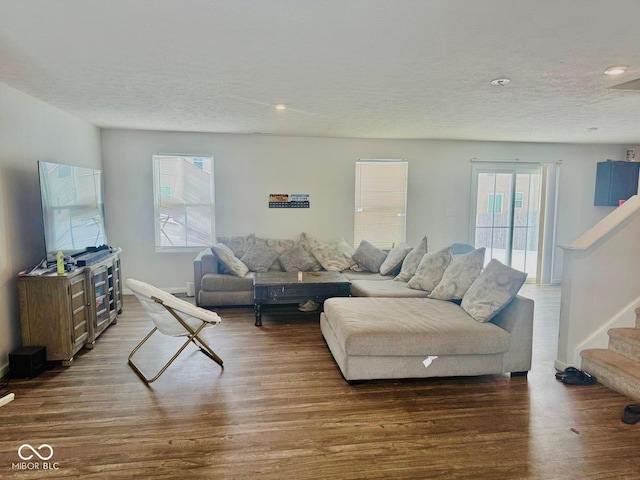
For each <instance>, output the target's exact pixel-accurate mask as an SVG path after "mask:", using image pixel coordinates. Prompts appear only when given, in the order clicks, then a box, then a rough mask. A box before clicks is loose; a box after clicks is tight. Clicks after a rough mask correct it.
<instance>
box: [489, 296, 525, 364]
mask: <svg viewBox="0 0 640 480" xmlns="http://www.w3.org/2000/svg"><path fill="white" fill-rule="evenodd" d="M533 308H534V303H533V300H531V299H530V298H526V297H521V296H519V295H518V296H516V297H515V298H514V299H513V300H511V301H510V302H509V304H508V305H507V306H506V307H505V308H504V309H503V310H501V311H500V312H499V313H498V315H496V316H495V317H494V318H493V320H491V321H492V323H495V324H496V325H498V326H499V327H500V328H503V329H505V330H506V331H507V332H509V333H510V334H511V348H510V349H509V351H508V352H507V353H506V354H505V358H504V367H503V368H504V371H505V372H526V371H529V370H531V352H532V347H533Z"/></svg>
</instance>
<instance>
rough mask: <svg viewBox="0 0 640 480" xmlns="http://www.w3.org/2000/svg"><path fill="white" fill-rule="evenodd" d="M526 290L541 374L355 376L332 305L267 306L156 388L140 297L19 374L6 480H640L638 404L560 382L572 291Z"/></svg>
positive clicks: (2, 469)
mask: <svg viewBox="0 0 640 480" xmlns="http://www.w3.org/2000/svg"><path fill="white" fill-rule="evenodd" d="M522 294H523V295H525V296H530V297H532V298H534V299H535V300H536V320H535V341H534V365H533V369H532V371H531V372H530V374H529V376H528V378H522V377H517V378H510V377H509V376H508V375H494V376H484V377H465V378H446V379H426V380H405V381H376V382H365V383H361V384H357V385H353V386H351V385H349V384H347V382H345V381H344V379H343V378H342V376H341V375H340V372H339V370H338V368H337V366H336V365H335V363H334V361H333V359H332V357H331V354H330V353H329V350H328V349H327V347H326V345H325V344H324V341H323V339H322V335H321V334H320V329H319V327H318V314H317V313H311V314H298V313H297V312H295V311H293V312H291V311H289V312H287V311H282V309H280V310H275V311H267V312H265V313H264V316H263V323H264V326H263V327H261V328H257V327H255V326H254V325H253V322H254V317H253V312H252V310H250V309H222V310H219V313H220V315H221V316H222V318H223V323H222V324H220V325H219V326H217V327H215V328H212V329H209V330H208V331H207V333H206V334H205V335H204V336H205V338H207V339H208V340H209V342H210V345H211V346H212V347H213V349H214V350H215V351H216V352H217V353H218V354H219V355H220V356H221V357H222V358H223V360H224V362H225V363H224V370H222V369H221V368H220V367H219V366H218V365H217V364H215V363H214V362H213V361H211V360H210V359H209V358H207V357H206V356H204V355H203V354H202V353H200V352H199V351H197V350H196V349H195V348H191V347H189V348H188V349H187V350H186V351H185V353H183V354H182V355H181V356H180V357H179V358H178V360H176V362H175V363H174V364H173V365H172V366H171V367H169V369H168V370H167V371H166V372H165V373H164V375H163V376H162V377H160V379H159V380H158V381H156V382H155V383H153V384H152V386H151V387H150V388H147V387H146V386H145V385H144V384H143V383H142V382H141V381H140V380H139V379H138V377H137V376H136V375H135V373H134V372H133V370H131V369H130V368H129V367H128V366H127V361H126V360H127V356H128V354H129V352H130V351H131V349H132V348H133V347H134V346H135V345H136V344H137V343H138V342H139V341H140V340H141V339H142V337H143V336H144V335H145V334H146V333H147V332H148V330H150V328H151V322H150V320H148V319H147V318H146V317H145V315H144V313H143V312H142V309H141V307H140V306H139V304H138V303H137V301H136V300H135V298H134V297H126V301H125V310H124V313H123V315H122V316H120V317H119V321H118V324H117V325H114V326H112V327H110V328H109V329H107V331H106V332H105V333H104V334H103V335H102V336H101V337H100V338H99V339H98V341H97V343H96V345H95V348H94V349H93V350H83V351H82V353H81V354H79V355H78V356H77V357H76V359H75V361H74V364H73V365H72V366H71V367H69V368H62V367H56V368H55V369H53V370H49V371H46V372H45V373H43V374H41V375H40V376H38V377H37V378H35V379H32V380H11V381H10V384H9V387H10V391H12V392H14V393H15V395H16V398H15V400H14V401H13V402H12V403H10V404H8V405H6V406H3V407H0V432H1V433H0V478H2V479H4V478H25V479H29V478H33V479H35V478H37V479H40V478H47V479H48V478H65V479H67V478H85V479H108V478H123V479H124V478H180V479H182V478H213V479H253V478H261V479H296V480H298V479H324V478H326V479H380V478H389V479H405V478H414V479H432V478H434V479H474V480H478V479H501V480H502V479H554V480H556V479H638V478H640V456H639V455H638V454H637V452H638V445H640V424H637V425H625V424H623V423H622V422H621V421H620V417H621V415H622V410H623V408H624V406H625V405H627V404H628V403H632V402H631V400H630V399H628V398H626V397H624V396H622V395H619V394H617V393H615V392H613V391H612V390H609V389H608V388H606V387H604V386H602V385H600V384H598V385H595V386H588V387H567V386H564V385H562V384H561V383H560V382H558V381H556V380H555V378H554V369H553V361H554V359H555V353H556V344H557V334H558V325H557V321H558V312H559V289H558V288H556V287H536V286H525V288H524V289H523V291H522ZM175 342H176V339H170V338H167V337H158V338H156V341H152V342H150V343H151V345H150V348H145V349H143V350H141V352H140V354H141V356H140V358H139V363H140V364H142V365H143V368H146V369H147V370H146V371H147V372H150V371H151V369H152V368H153V366H154V365H161V364H162V363H163V360H165V359H166V358H168V356H167V354H169V356H170V354H171V353H173V352H172V351H171V352H170V351H169V349H168V348H165V347H168V346H173V345H174V344H175ZM178 342H179V341H178ZM25 443H26V444H29V445H32V446H34V447H37V446H39V445H42V444H48V445H50V446H51V447H52V448H53V457H52V458H51V459H50V460H48V463H49V464H50V466H57V467H58V469H57V470H46V471H44V470H38V471H35V470H20V469H18V468H16V464H18V463H19V462H21V460H20V459H19V457H18V448H19V447H20V446H21V445H22V444H25ZM36 460H38V459H36ZM32 461H34V460H32ZM40 463H42V462H40ZM12 467H13V468H12Z"/></svg>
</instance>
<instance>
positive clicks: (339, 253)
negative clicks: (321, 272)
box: [311, 238, 356, 272]
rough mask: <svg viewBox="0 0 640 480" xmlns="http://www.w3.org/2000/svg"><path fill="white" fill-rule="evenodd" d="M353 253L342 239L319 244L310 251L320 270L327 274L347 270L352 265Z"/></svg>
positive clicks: (350, 247) (351, 248)
mask: <svg viewBox="0 0 640 480" xmlns="http://www.w3.org/2000/svg"><path fill="white" fill-rule="evenodd" d="M354 253H356V251H355V250H354V249H353V247H352V246H351V245H349V244H348V243H347V242H345V241H344V238H338V239H336V240H332V241H330V242H328V243H321V244H318V245H317V246H315V247H314V248H312V249H311V254H312V255H313V256H314V257H316V260H318V262H320V265H322V268H324V269H325V270H327V271H329V272H339V271H341V270H347V269H348V268H350V267H351V266H352V265H354V264H355V263H356V262H354V260H353V254H354Z"/></svg>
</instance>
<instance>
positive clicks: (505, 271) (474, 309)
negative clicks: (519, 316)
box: [462, 258, 527, 323]
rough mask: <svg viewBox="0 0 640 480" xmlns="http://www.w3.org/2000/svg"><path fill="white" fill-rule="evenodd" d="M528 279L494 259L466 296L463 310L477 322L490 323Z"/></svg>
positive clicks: (522, 273)
mask: <svg viewBox="0 0 640 480" xmlns="http://www.w3.org/2000/svg"><path fill="white" fill-rule="evenodd" d="M526 279H527V274H526V273H524V272H520V271H518V270H515V269H513V268H511V267H508V266H507V265H504V264H502V263H500V262H499V261H498V260H496V259H495V258H494V259H493V260H491V261H490V262H489V265H487V267H486V268H485V269H484V271H483V272H482V273H481V274H480V276H479V277H478V278H477V279H476V281H475V282H473V284H472V285H471V287H469V290H467V293H465V294H464V297H463V298H462V308H464V310H465V311H466V312H467V313H468V314H469V315H471V316H472V317H473V318H475V319H476V320H477V321H479V322H483V323H484V322H488V321H489V320H491V319H492V318H493V317H495V316H496V315H497V314H498V312H500V310H502V309H503V308H504V307H505V306H506V305H507V304H508V303H509V302H510V301H511V300H513V297H515V296H516V295H517V294H518V291H519V290H520V287H522V285H523V284H524V282H525V280H526Z"/></svg>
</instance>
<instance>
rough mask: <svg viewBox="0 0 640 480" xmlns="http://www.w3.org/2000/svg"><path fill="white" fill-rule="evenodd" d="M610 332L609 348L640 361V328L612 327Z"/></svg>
mask: <svg viewBox="0 0 640 480" xmlns="http://www.w3.org/2000/svg"><path fill="white" fill-rule="evenodd" d="M608 333H609V350H613V351H614V352H617V353H619V354H620V355H624V356H625V357H629V358H630V359H631V360H635V361H636V362H640V328H612V329H610V330H609V332H608Z"/></svg>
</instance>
